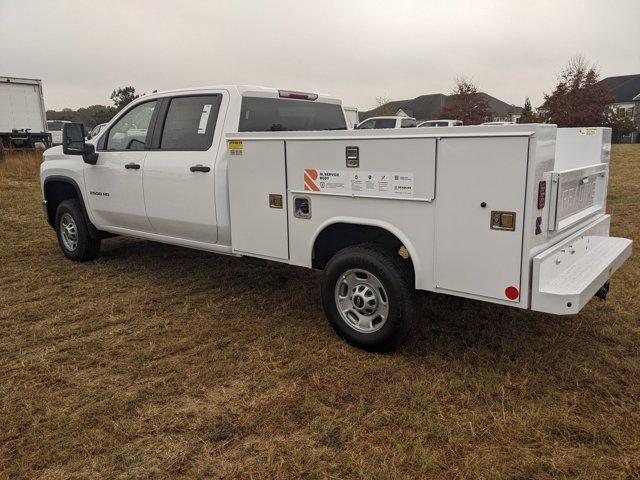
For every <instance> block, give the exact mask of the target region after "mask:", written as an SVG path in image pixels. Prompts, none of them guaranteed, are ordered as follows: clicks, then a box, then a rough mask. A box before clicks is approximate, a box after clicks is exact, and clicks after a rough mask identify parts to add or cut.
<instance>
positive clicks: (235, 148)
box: [228, 140, 244, 155]
mask: <svg viewBox="0 0 640 480" xmlns="http://www.w3.org/2000/svg"><path fill="white" fill-rule="evenodd" d="M228 145H229V153H230V154H231V155H242V150H243V148H244V144H243V143H242V140H229V142H228Z"/></svg>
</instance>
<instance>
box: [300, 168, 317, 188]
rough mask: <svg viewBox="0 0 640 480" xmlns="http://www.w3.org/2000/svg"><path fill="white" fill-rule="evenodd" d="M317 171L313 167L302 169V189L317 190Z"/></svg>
mask: <svg viewBox="0 0 640 480" xmlns="http://www.w3.org/2000/svg"><path fill="white" fill-rule="evenodd" d="M317 179H318V171H317V170H316V169H314V168H305V169H304V189H305V190H307V191H310V192H319V191H320V188H319V187H318V185H317V184H316V180H317Z"/></svg>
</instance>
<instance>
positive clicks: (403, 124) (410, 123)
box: [400, 118, 417, 128]
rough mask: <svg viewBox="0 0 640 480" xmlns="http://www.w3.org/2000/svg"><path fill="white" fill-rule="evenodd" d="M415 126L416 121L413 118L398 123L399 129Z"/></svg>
mask: <svg viewBox="0 0 640 480" xmlns="http://www.w3.org/2000/svg"><path fill="white" fill-rule="evenodd" d="M416 125H417V124H416V121H415V120H414V119H413V118H403V119H402V122H401V123H400V127H401V128H412V127H415V126H416Z"/></svg>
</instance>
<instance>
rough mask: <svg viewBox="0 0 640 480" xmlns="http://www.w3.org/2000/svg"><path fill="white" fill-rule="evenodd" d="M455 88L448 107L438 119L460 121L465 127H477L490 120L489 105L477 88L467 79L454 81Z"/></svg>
mask: <svg viewBox="0 0 640 480" xmlns="http://www.w3.org/2000/svg"><path fill="white" fill-rule="evenodd" d="M455 83H456V86H455V88H454V89H453V92H451V96H450V97H449V105H448V106H447V107H445V108H443V109H442V111H441V112H440V118H449V119H453V120H462V121H463V122H464V124H465V125H478V124H480V123H482V122H484V121H486V120H488V119H490V118H491V109H490V108H489V104H488V103H487V101H486V100H485V98H484V97H483V96H482V94H481V93H480V91H479V90H478V87H477V86H476V85H475V84H474V83H473V81H472V80H471V79H469V78H467V77H464V76H460V77H457V78H456V80H455Z"/></svg>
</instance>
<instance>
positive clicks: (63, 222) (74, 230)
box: [60, 213, 78, 251]
mask: <svg viewBox="0 0 640 480" xmlns="http://www.w3.org/2000/svg"><path fill="white" fill-rule="evenodd" d="M60 237H62V243H63V244H64V246H65V248H66V249H67V250H70V251H73V250H75V249H76V248H78V227H77V226H76V222H75V220H74V219H73V217H72V216H71V214H69V213H65V214H64V215H62V218H61V219H60Z"/></svg>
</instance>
